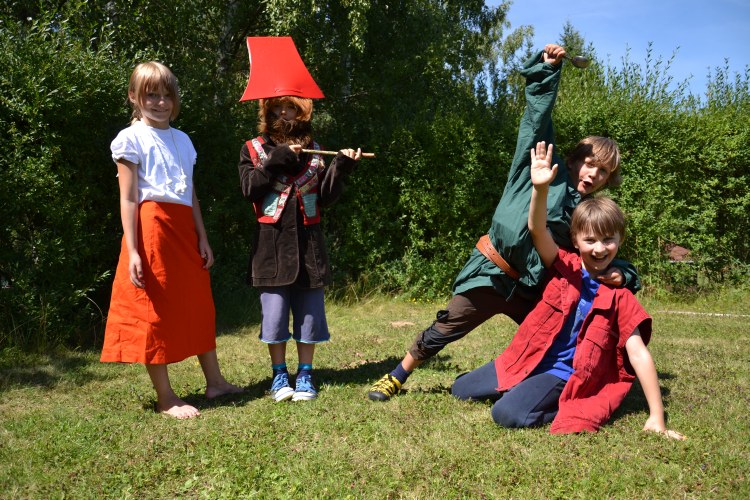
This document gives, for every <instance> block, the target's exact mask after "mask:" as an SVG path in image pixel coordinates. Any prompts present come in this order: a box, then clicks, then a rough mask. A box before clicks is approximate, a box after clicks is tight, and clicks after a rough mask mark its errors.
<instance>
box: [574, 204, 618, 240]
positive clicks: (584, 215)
mask: <svg viewBox="0 0 750 500" xmlns="http://www.w3.org/2000/svg"><path fill="white" fill-rule="evenodd" d="M585 232H586V233H587V232H591V233H593V234H595V235H597V236H609V235H611V234H615V233H617V234H619V235H620V242H621V243H622V241H623V240H624V239H625V214H623V213H622V210H620V207H618V206H617V203H615V202H614V201H612V199H611V198H607V197H606V196H598V197H596V198H586V199H585V200H583V201H582V202H581V203H579V204H578V206H577V207H576V209H575V210H573V218H572V220H571V221H570V239H571V240H573V241H575V239H576V237H577V236H578V235H579V234H583V233H585Z"/></svg>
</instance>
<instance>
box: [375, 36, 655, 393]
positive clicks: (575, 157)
mask: <svg viewBox="0 0 750 500" xmlns="http://www.w3.org/2000/svg"><path fill="white" fill-rule="evenodd" d="M565 55H566V52H565V49H564V48H562V47H560V46H559V45H554V44H549V45H547V46H545V48H544V50H543V51H542V52H540V53H538V54H536V55H535V56H534V57H532V58H531V59H530V60H529V61H528V62H527V63H526V64H525V66H524V68H523V70H522V71H521V73H522V74H523V75H524V76H525V77H526V110H525V112H524V115H523V117H522V118H521V123H520V126H519V130H518V140H517V143H516V151H515V155H514V157H513V163H512V166H511V170H510V173H509V174H508V182H507V184H506V185H505V190H504V191H503V195H502V197H501V199H500V202H499V203H498V205H497V208H496V209H495V214H494V215H493V217H492V224H491V225H490V229H489V231H488V233H487V234H486V235H485V236H483V237H482V238H480V240H479V242H478V243H477V245H476V248H475V249H474V251H473V252H472V254H471V256H470V257H469V260H468V261H467V262H466V264H465V265H464V268H463V269H462V270H461V272H460V273H459V274H458V277H457V278H456V280H455V282H454V284H453V298H452V299H451V300H450V302H449V303H448V305H447V307H446V309H445V310H441V311H438V313H437V319H436V321H435V322H434V323H433V324H432V325H431V326H430V327H428V328H427V329H425V330H424V331H423V332H421V333H420V334H418V335H417V337H416V338H415V339H414V342H413V344H412V346H411V348H410V349H409V351H408V352H407V353H406V356H404V358H403V360H402V361H401V362H400V363H399V364H398V365H397V366H396V368H395V369H394V370H393V371H391V372H390V373H388V374H386V375H384V376H383V377H382V378H381V379H380V380H378V381H377V382H376V383H375V384H374V385H373V386H372V388H371V389H370V391H369V392H368V397H369V398H370V399H371V400H373V401H387V400H389V399H390V398H391V397H392V396H394V395H396V394H398V392H399V391H400V390H401V386H402V385H403V384H404V382H406V379H407V378H408V376H409V375H410V374H411V372H412V371H413V370H414V369H415V368H416V367H418V366H420V365H421V364H422V363H424V362H425V361H427V360H428V359H430V358H432V357H433V356H435V355H436V354H437V353H438V352H440V350H442V349H443V347H445V346H446V345H448V344H449V343H451V342H455V341H456V340H458V339H460V338H463V337H464V336H466V334H468V333H469V332H470V331H471V330H473V329H474V328H476V327H478V326H479V325H481V324H482V323H484V322H485V321H487V320H488V319H489V318H491V317H492V316H495V315H496V314H505V315H506V316H508V317H510V318H511V319H513V320H514V321H515V322H516V323H519V324H520V323H521V322H522V321H523V319H524V318H525V317H526V315H527V314H528V313H529V312H530V311H531V309H532V308H533V306H534V304H535V303H536V301H537V300H538V298H539V296H540V291H541V290H540V286H541V284H542V281H543V279H544V264H543V263H542V261H541V259H540V258H539V254H538V253H537V252H536V250H535V249H534V244H533V242H532V240H531V236H530V234H529V230H528V224H527V223H528V212H529V199H530V198H531V191H532V183H531V177H530V170H529V169H530V160H529V151H530V150H531V149H533V148H535V147H536V144H537V143H538V142H541V141H544V142H546V143H547V144H553V143H554V142H555V137H554V129H553V127H552V108H553V107H554V104H555V99H556V97H557V87H558V84H559V82H560V70H561V68H562V61H563V58H564V57H565ZM554 162H555V163H558V164H560V165H561V167H560V170H559V171H560V174H559V175H558V176H557V178H556V179H555V180H554V182H552V184H551V185H550V187H549V195H548V210H547V226H548V228H549V230H550V231H551V233H552V236H553V238H554V240H555V242H556V243H557V244H558V245H559V246H562V247H566V248H573V245H572V243H571V241H570V234H569V233H570V220H571V215H572V213H573V209H574V208H575V207H576V205H578V203H579V202H580V201H581V199H582V198H584V197H586V196H588V195H590V194H592V193H594V192H595V191H597V190H599V189H601V188H603V187H605V186H610V187H615V186H617V185H619V184H620V180H621V178H620V170H619V167H620V153H619V150H618V148H617V143H615V141H613V140H611V139H608V138H605V137H597V136H590V137H586V138H585V139H583V140H581V142H579V143H578V145H577V146H576V147H575V148H574V149H573V151H572V152H571V153H570V154H569V155H568V157H567V168H565V166H564V165H565V163H563V162H562V161H561V160H560V158H557V157H555V158H554ZM600 280H601V281H603V282H605V283H608V284H611V285H615V286H622V285H625V286H627V287H628V288H630V289H631V290H632V291H633V292H635V291H637V290H638V289H639V288H640V283H639V281H638V275H637V273H636V271H635V269H634V268H633V266H632V265H631V264H629V263H627V262H624V261H621V260H616V261H614V262H613V267H612V268H611V269H609V270H608V271H607V272H606V273H604V274H603V275H602V277H601V278H600Z"/></svg>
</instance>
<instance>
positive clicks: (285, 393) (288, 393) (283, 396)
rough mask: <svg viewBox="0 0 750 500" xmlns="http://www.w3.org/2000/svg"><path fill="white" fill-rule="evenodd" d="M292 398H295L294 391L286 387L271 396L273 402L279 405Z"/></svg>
mask: <svg viewBox="0 0 750 500" xmlns="http://www.w3.org/2000/svg"><path fill="white" fill-rule="evenodd" d="M292 396H294V389H292V388H291V387H284V388H283V389H279V390H278V391H276V393H274V394H272V395H271V397H272V398H273V400H274V401H276V402H277V403H281V402H282V401H286V400H287V399H289V398H291V397H292Z"/></svg>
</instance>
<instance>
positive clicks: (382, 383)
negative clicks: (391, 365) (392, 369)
mask: <svg viewBox="0 0 750 500" xmlns="http://www.w3.org/2000/svg"><path fill="white" fill-rule="evenodd" d="M373 389H375V390H377V391H381V392H383V393H385V394H387V395H389V396H392V395H394V394H396V391H398V386H397V385H396V383H395V382H394V381H393V378H392V377H391V376H390V375H387V376H385V377H383V378H381V379H380V380H378V381H377V382H376V383H375V386H374V387H373Z"/></svg>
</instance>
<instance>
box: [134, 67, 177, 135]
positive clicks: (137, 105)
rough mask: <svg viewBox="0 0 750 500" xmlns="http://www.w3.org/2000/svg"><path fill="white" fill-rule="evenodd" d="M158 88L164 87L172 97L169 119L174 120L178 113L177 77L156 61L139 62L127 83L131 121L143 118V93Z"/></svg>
mask: <svg viewBox="0 0 750 500" xmlns="http://www.w3.org/2000/svg"><path fill="white" fill-rule="evenodd" d="M160 89H165V90H166V91H167V92H169V94H170V96H171V97H172V102H173V104H174V105H173V107H172V114H171V115H170V117H169V119H170V120H174V119H175V118H177V115H179V114H180V89H179V86H178V85H177V77H175V76H174V73H172V71H171V70H170V69H169V68H167V67H166V66H165V65H163V64H162V63H160V62H157V61H149V62H145V63H141V64H139V65H138V66H136V67H135V69H134V70H133V73H132V74H131V75H130V83H129V84H128V100H129V101H130V104H131V106H133V114H132V118H131V120H130V122H131V123H135V122H137V121H138V120H140V119H141V118H143V116H142V114H141V103H142V102H143V97H144V95H145V94H147V93H149V92H152V91H159V90H160Z"/></svg>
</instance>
